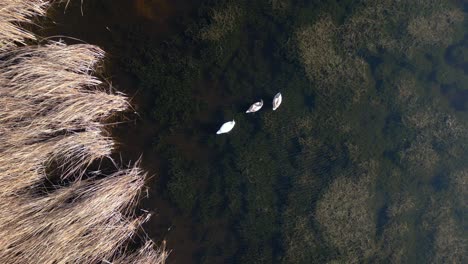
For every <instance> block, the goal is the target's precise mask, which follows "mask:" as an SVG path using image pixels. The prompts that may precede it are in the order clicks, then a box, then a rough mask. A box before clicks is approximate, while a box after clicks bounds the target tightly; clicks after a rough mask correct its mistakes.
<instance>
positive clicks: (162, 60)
mask: <svg viewBox="0 0 468 264" xmlns="http://www.w3.org/2000/svg"><path fill="white" fill-rule="evenodd" d="M457 4H458V3H457V2H454V3H453V6H452V7H458V5H457ZM369 6H372V5H371V4H369ZM408 6H409V7H412V6H411V5H408ZM363 8H366V5H365V4H363V5H358V4H356V3H354V2H353V1H255V2H254V3H251V2H250V1H245V2H244V1H239V2H232V1H231V2H229V1H183V0H178V1H169V0H153V1H151V0H135V1H130V0H127V1H124V0H119V1H110V0H95V1H84V5H83V6H82V7H80V5H79V1H77V2H75V3H72V4H71V5H70V6H69V7H68V9H67V10H66V12H65V13H64V6H63V5H62V6H56V7H54V8H53V9H52V10H51V11H50V13H51V17H52V18H53V21H54V22H52V21H50V20H47V21H40V23H39V24H40V25H43V27H42V28H41V29H40V30H38V33H39V34H41V35H43V36H50V38H52V39H54V40H57V39H60V38H63V39H64V41H65V42H67V43H77V42H80V41H77V39H79V40H81V41H84V42H86V43H91V44H96V45H99V46H100V47H102V48H103V49H104V50H105V51H106V52H107V53H108V56H107V60H106V62H105V64H104V68H103V70H102V71H100V72H99V74H100V75H101V76H102V77H103V78H104V79H106V80H109V81H110V82H111V83H112V85H113V86H114V87H115V88H116V90H119V91H123V92H125V93H127V94H128V95H129V96H130V97H131V101H132V106H133V107H134V108H135V111H136V112H138V114H134V113H131V112H129V113H124V114H122V115H121V116H119V117H118V119H119V120H120V121H122V123H121V124H119V125H115V126H113V127H112V133H113V136H114V137H115V138H116V141H117V142H118V144H119V146H118V152H119V155H120V156H116V158H118V159H120V158H121V159H122V160H123V162H129V161H136V160H137V159H138V158H139V157H140V155H142V166H143V168H144V169H146V170H147V171H148V172H149V174H150V175H153V177H151V178H150V179H149V180H148V183H147V184H148V186H149V187H150V191H149V198H147V199H144V200H143V201H142V203H141V208H142V209H145V210H150V211H153V212H154V213H155V214H154V216H153V217H152V219H151V220H150V222H148V223H147V225H146V226H145V230H146V232H147V234H148V235H149V236H150V237H151V238H152V239H154V240H155V241H162V240H163V239H164V240H166V241H167V245H168V248H169V249H171V250H172V253H171V255H170V259H169V263H324V262H328V261H332V260H339V261H342V262H345V263H346V262H353V261H358V262H375V263H386V262H389V263H390V262H398V263H425V262H429V261H434V262H436V263H437V262H441V263H443V262H445V261H449V262H455V263H458V262H459V261H460V260H463V258H465V259H466V256H463V254H462V256H461V257H460V255H457V254H456V253H454V254H452V255H450V254H451V253H450V254H449V253H447V252H451V251H450V249H455V248H457V247H458V246H461V247H462V248H463V245H462V244H463V243H461V242H456V243H455V246H454V245H451V244H450V245H448V246H447V248H444V247H443V245H441V241H444V239H446V238H447V237H457V235H460V234H461V237H462V238H463V237H465V238H466V222H465V221H464V219H465V216H466V212H467V211H466V207H465V206H464V205H463V199H460V197H463V195H464V194H463V191H460V188H457V186H459V185H460V183H461V182H463V181H465V182H466V175H467V174H466V173H465V174H463V171H465V172H466V169H467V168H466V164H467V163H466V162H467V159H466V137H465V132H466V130H465V129H466V123H467V122H466V120H467V114H466V107H467V106H466V104H467V102H466V101H467V99H468V93H467V90H466V84H467V83H466V80H468V72H467V70H466V66H467V65H468V62H467V58H468V56H466V54H468V51H467V45H466V43H467V41H466V39H467V38H466V37H465V35H464V34H466V32H465V31H466V28H467V27H466V23H465V24H463V23H462V26H461V27H458V29H457V30H455V31H454V33H453V35H455V37H454V38H453V41H452V42H451V43H450V45H445V46H444V45H439V46H437V45H429V46H422V47H419V48H418V49H415V51H414V53H411V55H408V54H409V52H408V53H405V52H404V51H402V49H391V48H385V47H383V46H382V47H380V48H378V49H375V50H374V49H372V48H369V46H370V44H372V43H374V42H375V43H379V42H378V41H376V40H375V38H377V37H375V36H374V35H371V36H370V37H369V39H368V40H366V41H367V42H366V41H363V42H364V44H359V45H360V46H357V47H353V48H352V49H353V50H352V52H351V48H349V50H345V47H344V46H343V47H341V46H339V45H341V42H344V40H345V37H346V31H336V32H337V36H336V37H335V39H334V42H336V43H334V42H333V44H332V45H335V46H333V47H341V48H336V50H338V51H336V54H337V55H336V56H342V58H343V57H345V58H346V56H351V57H352V58H354V57H353V56H357V57H359V58H362V59H363V61H364V62H365V64H366V65H367V66H368V68H367V70H366V72H365V75H366V76H367V78H368V81H363V80H360V81H355V80H353V75H352V74H350V73H352V72H354V70H355V69H356V67H357V66H355V65H354V66H351V67H348V68H346V71H345V72H344V73H340V74H341V75H342V76H344V77H342V76H341V77H340V75H336V76H335V75H333V74H334V73H335V72H338V71H339V70H337V69H336V68H335V70H334V71H331V73H330V72H328V73H326V74H324V75H320V73H316V72H315V71H313V70H314V69H315V68H320V67H321V64H313V63H312V66H311V67H310V68H307V65H304V64H303V61H304V53H301V50H300V49H299V48H298V47H299V44H298V43H299V40H298V37H297V36H298V34H296V32H299V31H300V29H302V28H304V27H305V26H310V25H314V23H318V22H317V21H321V19H323V14H325V13H326V14H330V16H331V18H332V20H333V22H334V23H335V24H337V25H341V24H343V25H346V24H347V23H349V22H348V21H350V18H351V17H352V16H353V15H355V14H357V13H358V11H359V10H361V9H363ZM442 8H448V7H437V8H435V10H426V9H424V10H423V11H424V12H426V13H424V15H427V14H432V13H431V12H433V13H437V12H439V11H441V10H442ZM439 9H440V10H439ZM81 10H82V11H81ZM220 10H221V11H220ZM222 10H227V11H225V12H223V11H222ZM218 11H219V12H218ZM423 11H421V12H423ZM81 12H82V13H81ZM213 12H215V13H216V12H218V13H216V14H217V15H218V18H219V17H223V18H221V19H219V20H216V18H215V17H216V15H213ZM405 12H406V13H405ZM403 13H404V14H408V16H409V17H402V18H401V21H400V20H397V21H396V22H389V23H388V24H384V26H382V29H381V30H382V32H384V34H382V35H385V34H389V35H390V36H391V37H392V38H394V39H395V41H401V43H405V45H409V44H407V39H406V38H405V37H404V36H403V37H402V36H400V35H399V33H398V34H397V33H394V32H396V31H398V30H395V29H397V27H399V26H401V25H402V24H404V23H407V21H410V20H411V19H412V18H413V17H411V16H412V15H410V12H409V11H408V10H405V11H404V12H403ZM414 16H416V15H414ZM382 19H383V18H382ZM376 21H377V22H378V21H380V20H376ZM388 21H390V19H389V20H388ZM216 23H218V27H216V26H212V25H216ZM392 23H393V24H392ZM220 25H221V26H220ZM316 25H317V24H316ZM453 27H454V28H455V26H453ZM330 28H331V26H328V27H325V29H327V30H328V29H330ZM342 28H344V27H342ZM400 31H404V30H400ZM204 32H205V33H206V32H208V33H211V35H209V34H208V33H206V34H205V35H203V34H204ZM398 32H399V31H398ZM216 34H220V35H216ZM326 34H328V33H327V32H326V31H325V32H322V33H320V34H317V35H313V37H312V40H310V41H309V42H307V43H308V44H307V45H308V49H307V50H309V49H310V50H314V49H316V50H322V53H323V57H325V56H330V55H329V53H326V51H329V49H326V48H325V49H321V48H323V47H321V46H319V45H318V44H317V42H314V40H316V39H321V38H322V37H323V36H324V35H326ZM61 36H70V37H73V38H65V37H61ZM219 36H221V37H219ZM379 36H381V35H379ZM364 37H365V36H362V38H364ZM318 43H320V44H323V45H325V44H324V43H327V42H318ZM369 43H370V44H369ZM368 44H369V45H368ZM336 45H338V46H336ZM343 45H344V44H343ZM346 48H348V47H346ZM408 49H409V48H408ZM347 52H348V53H347ZM349 54H355V55H349ZM321 57H322V56H319V57H315V58H313V60H315V61H319V60H320V58H321ZM330 61H331V59H330ZM341 63H342V64H344V65H346V64H352V63H353V62H352V61H351V60H344V61H342V62H341ZM322 71H325V72H326V69H325V68H323V69H322ZM311 72H312V73H311ZM314 74H316V75H314ZM327 74H328V76H335V77H336V78H338V79H339V80H338V81H336V80H331V81H329V82H325V81H324V79H320V78H317V77H316V76H322V77H321V78H326V76H327ZM311 76H312V77H311ZM314 76H315V77H314ZM323 76H325V77H323ZM402 80H406V81H405V82H403V81H402ZM324 83H325V85H324ZM356 83H357V84H356ZM324 87H326V89H324ZM362 87H364V92H362V94H361V96H357V94H358V92H357V91H358V90H359V89H360V88H362ZM399 87H400V88H399ZM401 87H403V88H401ZM405 87H406V88H405ZM405 89H406V90H405ZM277 92H281V93H282V94H283V98H284V100H283V103H282V105H281V106H280V108H279V109H278V110H276V111H272V110H271V100H272V98H273V96H274V95H275V94H276V93H277ZM405 92H408V93H410V94H409V96H406V95H405ZM259 99H263V100H264V101H265V104H264V107H263V109H262V110H261V111H259V112H258V113H254V114H249V115H246V114H244V112H245V110H246V109H247V108H248V107H249V105H250V104H251V103H253V102H255V101H257V100H259ZM232 119H235V120H236V127H235V128H234V130H233V131H232V132H231V133H229V134H227V135H220V136H216V135H215V132H216V130H217V129H218V128H219V126H220V125H221V124H222V123H223V122H225V121H228V120H232ZM459 175H461V176H459ZM460 179H461V180H460ZM461 190H463V188H462V189H461ZM465 194H466V190H465ZM446 203H449V204H450V206H448V205H447V204H446ZM443 208H445V209H443ZM447 208H448V209H447ZM363 230H364V231H363ZM459 230H462V232H459ZM336 234H339V235H336ZM365 241H371V242H370V244H368V243H367V242H365ZM453 241H463V240H462V239H460V240H456V239H455V240H453ZM442 244H443V243H442ZM457 252H460V251H457ZM444 254H445V255H444ZM462 262H463V261H461V262H460V263H462Z"/></svg>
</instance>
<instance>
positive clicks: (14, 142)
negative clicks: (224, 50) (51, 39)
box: [0, 0, 167, 263]
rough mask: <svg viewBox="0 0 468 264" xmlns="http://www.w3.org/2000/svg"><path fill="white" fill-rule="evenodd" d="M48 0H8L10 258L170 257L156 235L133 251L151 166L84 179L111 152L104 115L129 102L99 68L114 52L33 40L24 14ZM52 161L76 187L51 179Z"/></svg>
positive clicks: (1, 93) (0, 145)
mask: <svg viewBox="0 0 468 264" xmlns="http://www.w3.org/2000/svg"><path fill="white" fill-rule="evenodd" d="M48 3H49V2H48V1H41V0H34V1H29V0H8V1H2V2H1V3H0V87H1V89H0V103H1V105H2V111H1V112H0V155H1V157H2V158H1V159H0V189H1V192H0V198H1V199H0V208H1V210H2V212H3V213H2V216H1V217H0V235H1V237H2V238H1V239H0V262H1V263H98V262H106V261H107V262H115V263H163V262H164V261H165V258H166V257H167V253H166V252H165V250H164V248H162V249H155V246H154V244H153V243H152V242H150V241H148V242H147V243H146V244H145V245H144V247H143V248H141V249H140V250H139V251H136V252H130V253H129V254H127V252H126V246H125V245H126V243H128V242H129V239H130V238H132V237H133V236H134V235H135V232H136V231H137V230H138V229H139V228H140V226H141V224H142V223H143V222H145V221H146V220H147V219H148V218H149V215H142V216H136V215H135V213H134V209H135V207H136V202H137V201H138V198H139V194H140V192H141V190H142V188H143V187H144V179H145V173H143V172H142V171H141V170H140V169H139V168H138V167H137V165H135V166H133V167H131V168H129V169H117V171H116V172H114V173H112V174H111V175H109V176H105V175H101V174H100V173H99V172H94V173H93V174H90V175H94V176H95V177H96V178H99V179H94V177H91V178H88V179H82V176H83V175H84V174H86V173H87V168H88V167H89V165H91V163H92V162H93V161H96V160H99V159H103V158H110V157H109V156H110V154H111V152H112V148H113V145H114V143H113V141H112V139H111V138H109V137H108V136H106V134H105V131H104V129H103V128H104V121H105V120H106V119H107V118H109V117H110V116H111V115H112V114H113V113H115V112H117V111H123V110H125V109H126V108H127V106H128V103H127V101H126V98H125V97H124V96H123V95H122V94H119V93H108V92H106V91H105V90H103V89H101V88H100V87H101V81H99V80H98V79H96V78H95V77H93V76H92V74H93V72H94V70H95V67H96V64H97V63H98V62H99V61H100V60H101V59H102V57H103V56H104V52H103V51H102V50H101V49H99V48H98V47H95V46H92V45H70V46H69V45H65V44H63V43H50V44H47V45H45V46H23V44H24V42H25V39H34V36H33V35H32V34H31V33H28V32H26V31H24V30H23V29H22V28H21V27H19V26H17V25H16V24H15V23H17V22H28V21H29V19H30V17H31V16H32V15H43V14H45V9H44V8H45V7H46V6H47V4H48ZM17 45H20V46H21V47H18V46H17ZM51 167H52V169H54V173H57V172H58V174H59V178H61V180H64V179H66V180H67V181H68V184H67V186H62V185H60V184H59V185H54V186H53V188H47V189H46V188H45V187H44V186H43V183H44V182H47V181H49V179H50V175H49V173H50V171H49V169H51ZM60 182H62V181H60Z"/></svg>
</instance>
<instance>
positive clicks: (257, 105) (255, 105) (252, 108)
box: [245, 100, 263, 113]
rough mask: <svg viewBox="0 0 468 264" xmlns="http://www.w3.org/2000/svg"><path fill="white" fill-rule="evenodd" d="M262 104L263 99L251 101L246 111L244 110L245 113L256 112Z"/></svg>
mask: <svg viewBox="0 0 468 264" xmlns="http://www.w3.org/2000/svg"><path fill="white" fill-rule="evenodd" d="M262 106H263V100H260V102H256V103H253V104H252V105H251V106H250V107H249V109H248V110H247V111H245V112H246V113H255V112H257V111H258V110H260V109H261V108H262Z"/></svg>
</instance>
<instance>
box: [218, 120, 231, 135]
mask: <svg viewBox="0 0 468 264" xmlns="http://www.w3.org/2000/svg"><path fill="white" fill-rule="evenodd" d="M235 124H236V121H234V120H232V121H229V122H226V123H224V124H223V125H222V126H221V127H220V128H219V130H218V132H216V134H218V135H219V134H224V133H228V132H229V131H231V130H232V129H233V128H234V125H235Z"/></svg>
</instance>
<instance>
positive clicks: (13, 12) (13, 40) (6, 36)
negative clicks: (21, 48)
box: [0, 0, 49, 51]
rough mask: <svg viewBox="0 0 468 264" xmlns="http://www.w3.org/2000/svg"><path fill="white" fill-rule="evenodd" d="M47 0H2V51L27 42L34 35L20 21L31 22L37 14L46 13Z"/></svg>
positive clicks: (0, 26) (0, 27)
mask: <svg viewBox="0 0 468 264" xmlns="http://www.w3.org/2000/svg"><path fill="white" fill-rule="evenodd" d="M48 2H49V1H46V0H29V1H28V0H2V1H0V51H3V50H6V49H9V48H12V47H15V46H16V45H17V44H25V41H26V40H27V39H35V38H34V35H33V34H31V33H30V32H28V31H26V30H24V29H23V28H22V27H21V26H20V25H19V23H22V22H30V18H31V17H32V16H35V15H45V7H46V6H47V5H48Z"/></svg>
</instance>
